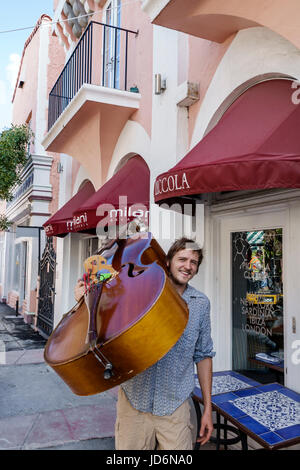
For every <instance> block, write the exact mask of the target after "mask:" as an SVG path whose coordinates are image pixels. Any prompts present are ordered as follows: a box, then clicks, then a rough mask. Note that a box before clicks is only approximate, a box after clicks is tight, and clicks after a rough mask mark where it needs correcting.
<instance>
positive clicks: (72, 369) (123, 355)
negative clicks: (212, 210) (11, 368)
mask: <svg viewBox="0 0 300 470" xmlns="http://www.w3.org/2000/svg"><path fill="white" fill-rule="evenodd" d="M146 235H147V236H145V234H143V236H142V235H141V236H140V237H139V238H136V237H135V238H134V239H133V238H128V239H125V240H116V241H115V243H114V244H113V245H112V246H111V247H110V248H109V249H107V250H105V249H104V251H102V252H101V259H104V260H105V262H104V261H103V270H104V272H105V271H106V272H109V273H112V272H115V273H116V275H115V276H112V277H111V279H110V280H109V281H108V282H103V283H99V284H95V285H94V286H93V287H91V289H90V291H89V293H88V294H87V295H86V296H85V297H84V298H82V299H81V300H80V302H79V303H78V304H77V305H76V306H75V307H74V308H73V309H72V310H71V311H70V312H68V313H67V314H66V315H65V316H64V317H63V319H62V320H61V321H60V323H59V324H58V325H57V327H56V328H55V330H54V331H53V333H52V335H51V336H50V338H49V339H48V342H47V344H46V348H45V353H44V357H45V361H46V362H47V363H48V364H49V365H50V366H51V367H52V368H53V369H54V370H55V372H56V373H57V374H58V375H59V376H60V377H61V378H62V379H63V380H64V382H65V383H66V384H67V385H68V386H69V387H70V388H71V390H72V391H73V392H74V393H76V394H78V395H92V394H96V393H100V392H103V391H105V390H108V389H110V388H112V387H115V386H116V385H119V384H121V383H122V382H125V381H126V380H128V379H130V378H131V377H134V376H135V375H137V374H139V373H140V372H142V371H143V370H145V369H147V368H148V367H150V366H151V365H153V364H154V363H155V362H157V361H158V360H159V359H160V358H161V357H163V356H164V355H165V354H166V353H167V352H168V351H169V350H170V349H171V347H172V346H173V345H174V344H175V343H176V341H177V340H178V339H179V338H180V336H181V335H182V333H183V330H184V328H185V326H186V324H187V320H188V309H187V306H186V304H185V302H184V300H183V299H182V298H181V296H180V295H179V294H178V293H177V292H176V290H175V289H174V287H173V286H172V284H171V281H170V280H169V278H168V275H167V270H166V266H165V261H164V252H163V251H162V249H161V248H160V246H159V245H158V243H157V242H156V241H155V240H154V239H153V238H152V237H151V234H146Z"/></svg>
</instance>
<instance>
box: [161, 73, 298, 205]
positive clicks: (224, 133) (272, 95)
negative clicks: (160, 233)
mask: <svg viewBox="0 0 300 470" xmlns="http://www.w3.org/2000/svg"><path fill="white" fill-rule="evenodd" d="M293 83H294V82H292V81H291V80H283V79H281V80H280V79H276V80H269V81H264V82H261V83H259V84H257V85H255V86H253V87H251V88H249V89H248V90H247V91H245V92H244V93H243V94H242V95H241V96H239V98H237V100H236V101H235V102H234V103H233V104H232V105H231V106H230V107H229V108H228V110H227V111H226V112H225V114H224V115H223V117H222V118H221V120H220V121H219V122H218V124H217V125H216V126H215V127H214V128H213V129H212V130H211V131H210V132H209V133H208V134H207V135H206V136H205V137H204V138H203V139H202V140H201V141H200V142H199V143H198V144H197V145H196V146H195V147H194V148H193V149H192V150H191V151H190V152H189V153H188V154H187V155H186V156H185V157H184V158H183V159H182V160H181V161H180V162H179V163H178V164H177V165H175V166H174V167H173V168H171V169H170V170H169V171H167V172H165V173H163V174H161V175H159V176H158V177H157V179H156V182H155V188H154V196H155V202H156V203H158V204H162V203H163V202H166V203H170V202H172V203H173V202H176V201H177V200H178V201H180V199H181V198H183V197H185V196H188V197H189V196H195V195H197V194H203V193H212V192H220V191H235V190H256V189H270V188H299V187H300V137H299V135H300V134H299V129H300V106H299V105H298V102H299V91H297V89H296V88H295V86H294V85H293V86H292V84H293Z"/></svg>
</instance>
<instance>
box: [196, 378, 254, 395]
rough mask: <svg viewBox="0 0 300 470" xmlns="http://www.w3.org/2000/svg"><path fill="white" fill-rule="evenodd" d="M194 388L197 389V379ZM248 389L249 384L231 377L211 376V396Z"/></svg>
mask: <svg viewBox="0 0 300 470" xmlns="http://www.w3.org/2000/svg"><path fill="white" fill-rule="evenodd" d="M196 387H199V382H198V379H197V378H196ZM244 388H249V383H247V382H244V381H242V380H240V379H237V378H236V377H233V376H232V375H228V374H226V375H218V376H213V384H212V395H219V394H220V393H226V392H233V391H236V390H241V389H244Z"/></svg>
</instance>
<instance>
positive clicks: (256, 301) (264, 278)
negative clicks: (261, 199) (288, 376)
mask: <svg viewBox="0 0 300 470" xmlns="http://www.w3.org/2000/svg"><path fill="white" fill-rule="evenodd" d="M283 236H284V234H283V230H282V228H281V227H279V228H270V229H263V230H251V231H238V232H233V233H231V246H232V369H233V370H235V371H239V372H241V373H243V374H244V375H247V376H249V377H251V378H253V379H254V380H257V381H259V382H261V383H270V382H275V381H276V382H280V383H283V382H284V306H283V274H284V273H283V262H282V261H283V250H282V246H283Z"/></svg>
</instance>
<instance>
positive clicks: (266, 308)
mask: <svg viewBox="0 0 300 470" xmlns="http://www.w3.org/2000/svg"><path fill="white" fill-rule="evenodd" d="M272 202H273V201H270V203H269V204H267V203H266V198H264V201H262V200H261V198H260V196H256V197H253V198H252V199H250V198H249V200H246V199H244V201H243V208H242V209H241V206H239V207H236V210H232V208H231V207H230V211H229V210H228V209H229V204H228V203H227V202H226V203H224V204H222V205H221V204H220V205H218V207H213V208H212V230H213V233H215V235H217V234H218V236H216V237H215V238H214V243H213V246H214V249H213V250H212V251H213V256H214V260H215V263H214V267H213V271H212V274H213V275H214V278H215V279H216V281H215V282H214V283H213V288H212V291H211V293H210V295H211V298H212V322H213V332H214V343H215V348H216V357H215V361H214V368H215V370H216V371H219V370H234V371H237V372H240V373H242V374H244V375H247V376H249V377H251V378H253V379H254V380H256V381H258V382H261V383H271V382H280V383H282V384H284V385H285V386H287V387H291V388H294V389H297V387H298V379H296V378H295V373H294V370H295V368H296V367H297V366H295V365H294V363H293V362H292V360H291V358H292V353H293V349H292V348H293V341H294V340H295V339H296V336H297V331H296V334H295V332H294V331H293V330H292V328H291V326H292V323H293V317H294V316H295V313H294V312H295V307H296V305H297V298H298V296H299V289H298V287H297V286H298V282H297V281H296V278H297V273H298V264H297V263H295V262H294V261H295V257H298V254H299V253H298V243H297V233H298V228H299V229H300V227H298V222H297V220H298V219H297V218H296V212H295V211H296V208H295V209H294V208H292V209H290V208H289V207H288V204H280V205H275V204H274V205H273V204H272ZM230 205H231V204H230ZM297 207H298V206H297ZM226 209H227V210H226ZM297 210H298V209H297ZM292 211H293V212H292ZM291 215H292V216H291Z"/></svg>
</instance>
